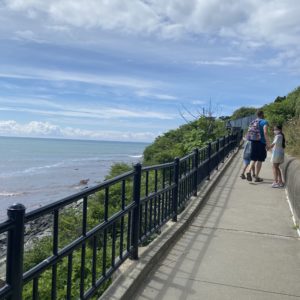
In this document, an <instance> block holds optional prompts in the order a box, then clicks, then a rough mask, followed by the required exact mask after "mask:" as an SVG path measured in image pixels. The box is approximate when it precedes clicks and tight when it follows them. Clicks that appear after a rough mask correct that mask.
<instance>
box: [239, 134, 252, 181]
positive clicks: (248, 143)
mask: <svg viewBox="0 0 300 300" xmlns="http://www.w3.org/2000/svg"><path fill="white" fill-rule="evenodd" d="M244 141H245V147H244V151H243V162H244V165H243V169H242V173H241V176H240V177H241V178H242V179H246V176H245V172H246V170H247V169H248V166H249V164H250V162H251V159H250V156H251V141H248V140H247V139H246V138H244ZM252 174H253V175H252V176H253V177H255V168H254V165H253V167H252Z"/></svg>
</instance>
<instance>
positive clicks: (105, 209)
mask: <svg viewBox="0 0 300 300" xmlns="http://www.w3.org/2000/svg"><path fill="white" fill-rule="evenodd" d="M108 198H109V188H108V187H106V188H105V198H104V222H105V223H107V220H108ZM106 253H107V228H105V229H104V230H103V257H102V275H103V276H106Z"/></svg>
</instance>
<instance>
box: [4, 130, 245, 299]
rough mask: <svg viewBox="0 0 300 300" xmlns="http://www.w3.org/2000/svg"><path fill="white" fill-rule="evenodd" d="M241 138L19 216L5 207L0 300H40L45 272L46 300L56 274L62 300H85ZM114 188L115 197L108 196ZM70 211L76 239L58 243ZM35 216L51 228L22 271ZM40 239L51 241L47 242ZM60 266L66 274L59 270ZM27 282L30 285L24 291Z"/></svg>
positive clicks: (54, 289)
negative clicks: (93, 216)
mask: <svg viewBox="0 0 300 300" xmlns="http://www.w3.org/2000/svg"><path fill="white" fill-rule="evenodd" d="M241 139H242V133H241V132H240V133H236V134H233V135H229V136H226V137H222V138H220V139H218V140H216V141H214V142H212V143H209V144H208V145H207V146H205V147H203V148H201V149H195V150H194V151H193V152H192V153H189V154H188V155H186V156H184V157H182V158H176V159H175V160H174V161H173V162H169V163H165V164H159V165H155V166H146V167H142V166H141V165H140V164H137V165H135V167H134V169H133V170H132V171H129V172H127V173H124V174H122V175H119V176H117V177H114V178H111V179H108V180H106V181H104V182H102V183H101V184H98V185H96V186H94V187H91V188H88V189H85V190H83V191H81V192H79V193H77V194H74V195H71V196H69V197H66V198H63V199H61V200H59V201H56V202H54V203H52V204H49V205H46V206H44V207H41V208H39V209H36V210H34V211H31V212H28V213H26V214H25V207H24V206H23V205H21V204H17V205H13V206H11V207H10V208H9V209H8V217H9V219H8V220H7V221H5V222H3V223H1V224H0V234H2V233H3V234H5V233H7V235H8V238H7V245H6V249H7V251H6V252H7V254H6V257H7V258H6V264H7V266H6V270H7V273H6V279H5V282H4V286H3V287H2V288H1V289H0V299H9V300H20V299H24V300H27V299H41V298H39V297H40V295H41V294H42V293H43V290H42V289H41V287H40V286H39V282H40V281H41V280H42V278H43V276H44V275H45V274H49V272H51V276H50V277H51V279H49V280H50V282H49V283H48V286H51V291H50V293H51V299H57V297H58V296H57V293H58V291H59V292H61V291H60V290H59V284H60V281H59V280H60V277H62V276H65V278H66V279H65V284H66V288H64V290H63V292H64V293H65V294H64V296H63V297H64V298H66V299H71V298H72V299H73V298H74V295H73V294H72V289H74V288H76V289H78V291H77V290H76V292H77V294H78V297H77V296H76V297H77V298H80V299H90V298H91V297H92V296H93V295H95V294H96V293H97V292H98V290H99V288H102V287H103V285H104V284H107V282H108V280H109V279H110V278H111V276H112V274H113V273H114V272H115V271H116V270H117V269H118V268H119V267H120V266H121V265H122V264H123V263H124V261H126V260H127V259H128V258H129V257H131V258H132V259H138V257H139V245H140V244H141V243H143V242H144V241H145V240H146V239H147V238H148V237H149V236H151V235H152V234H153V233H154V232H156V231H157V230H159V228H161V227H162V226H163V225H164V224H165V223H166V222H168V221H169V220H173V221H175V222H176V221H177V215H178V213H179V211H181V210H182V209H183V208H184V207H185V205H186V203H187V202H188V201H189V200H190V199H191V196H192V195H197V191H198V188H199V186H200V184H201V183H202V182H203V181H204V180H209V179H210V174H211V172H212V171H213V170H214V169H217V168H218V166H219V164H220V163H221V162H224V159H225V157H227V156H228V155H229V154H230V152H232V151H233V150H234V149H235V148H236V147H237V146H238V145H239V142H240V141H241ZM114 187H116V188H115V189H114ZM116 190H118V193H119V194H117V195H116V194H114V193H115V191H116ZM101 201H103V206H102V208H101V209H102V210H103V211H101V213H100V210H99V211H98V210H97V211H96V213H98V214H99V218H100V219H99V220H98V221H97V224H93V226H92V227H91V225H90V224H89V219H88V213H89V212H91V209H92V208H91V207H92V206H90V205H93V204H94V205H95V204H97V203H98V204H97V205H98V206H99V203H101ZM111 201H117V202H116V203H117V204H114V205H116V207H117V208H118V210H115V211H111ZM68 209H69V210H68ZM70 209H71V212H72V214H74V218H77V219H76V220H78V224H75V223H74V224H73V223H72V224H73V226H74V229H73V231H74V232H73V233H74V234H75V235H77V236H73V235H72V239H71V240H70V241H68V243H67V244H66V245H61V243H62V242H61V240H60V238H61V237H62V235H64V230H65V228H63V227H62V226H61V225H60V224H61V223H60V221H61V220H62V215H63V213H65V212H66V211H69V212H70ZM41 218H42V219H43V218H46V219H45V220H46V221H45V222H46V223H47V230H48V231H49V230H50V229H52V238H51V240H52V241H51V249H49V255H48V256H47V257H45V258H44V259H43V260H42V261H40V262H38V263H36V264H35V265H33V266H31V267H30V268H29V269H28V270H23V265H24V258H25V257H26V255H27V254H26V253H27V251H30V247H33V246H26V247H27V248H28V247H29V248H28V249H25V254H24V247H25V246H24V245H25V243H26V239H27V234H26V233H25V228H26V229H28V228H30V226H34V224H37V225H36V226H39V224H40V223H39V220H40V219H41ZM73 222H74V221H73ZM78 230H79V231H80V232H77V231H78ZM42 233H43V231H42V229H41V232H40V234H42ZM46 238H48V239H49V240H50V236H48V237H47V236H46ZM37 240H38V242H37V243H38V245H39V243H40V242H39V240H40V241H42V240H43V237H40V238H39V237H38V236H37ZM79 252H80V256H78V253H79ZM74 260H79V266H76V270H74V268H73V267H74ZM62 263H63V264H64V265H65V271H64V272H65V273H61V271H59V270H60V269H59V268H60V267H61V264H62ZM78 268H79V269H78ZM77 269H78V270H79V271H78V270H77ZM75 271H76V272H77V271H78V272H79V273H78V276H79V277H80V280H79V281H80V284H79V285H78V286H76V284H77V283H76V282H73V280H72V278H73V277H72V276H73V275H72V274H73V273H74V272H75ZM47 272H48V273H47ZM76 274H77V273H76ZM47 276H49V275H47ZM76 276H77V275H76ZM29 283H32V285H30V286H29V285H28V284H29ZM41 285H42V283H41ZM22 295H23V296H22ZM22 297H23V298H22Z"/></svg>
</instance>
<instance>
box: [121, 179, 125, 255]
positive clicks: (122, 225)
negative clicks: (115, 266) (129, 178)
mask: <svg viewBox="0 0 300 300" xmlns="http://www.w3.org/2000/svg"><path fill="white" fill-rule="evenodd" d="M125 192H126V183H125V180H122V192H121V194H122V195H121V197H122V203H121V205H122V211H124V210H125ZM120 231H121V232H120V259H122V258H123V243H124V217H123V216H122V218H121V226H120Z"/></svg>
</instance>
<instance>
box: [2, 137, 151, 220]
mask: <svg viewBox="0 0 300 300" xmlns="http://www.w3.org/2000/svg"><path fill="white" fill-rule="evenodd" d="M147 145H148V144H146V143H134V142H110V141H109V142H108V141H90V140H88V141H87V140H65V139H46V138H19V137H0V221H4V220H5V219H6V215H7V208H8V207H9V206H10V205H12V204H14V203H22V204H24V205H25V207H26V211H31V210H34V209H36V208H39V207H41V206H43V205H46V204H49V203H52V202H54V201H57V200H60V199H62V198H64V197H66V196H70V195H72V194H75V193H77V192H79V191H81V190H83V189H85V188H87V187H92V186H95V185H96V184H98V183H100V182H102V181H103V180H104V178H105V176H106V175H107V174H108V172H109V170H110V167H111V165H112V164H113V163H116V162H124V163H129V164H135V163H137V162H141V160H142V157H143V151H144V149H145V147H146V146H147ZM82 181H83V182H86V184H82Z"/></svg>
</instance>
